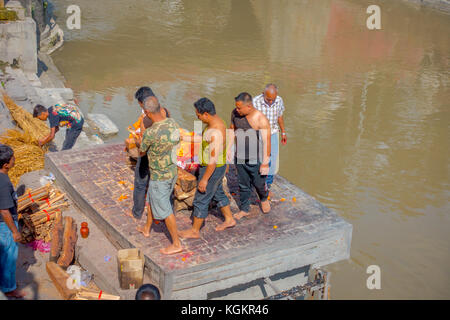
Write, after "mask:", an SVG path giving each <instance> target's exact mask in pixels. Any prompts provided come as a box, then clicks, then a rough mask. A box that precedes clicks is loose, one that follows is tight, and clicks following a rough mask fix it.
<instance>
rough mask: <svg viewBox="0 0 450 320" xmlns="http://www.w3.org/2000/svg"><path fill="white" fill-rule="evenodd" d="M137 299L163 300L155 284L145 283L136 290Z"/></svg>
mask: <svg viewBox="0 0 450 320" xmlns="http://www.w3.org/2000/svg"><path fill="white" fill-rule="evenodd" d="M136 300H161V295H160V293H159V290H158V288H157V287H155V286H154V285H152V284H144V285H142V286H141V287H140V288H139V289H138V291H137V292H136Z"/></svg>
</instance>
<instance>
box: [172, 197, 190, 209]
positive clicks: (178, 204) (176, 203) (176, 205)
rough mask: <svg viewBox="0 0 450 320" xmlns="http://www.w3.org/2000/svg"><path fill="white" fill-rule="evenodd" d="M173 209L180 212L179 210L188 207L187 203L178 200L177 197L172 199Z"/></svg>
mask: <svg viewBox="0 0 450 320" xmlns="http://www.w3.org/2000/svg"><path fill="white" fill-rule="evenodd" d="M173 207H174V208H173V209H174V211H175V212H180V211H181V210H186V209H189V207H188V205H187V204H186V203H184V202H183V201H180V200H178V199H175V200H174V206H173Z"/></svg>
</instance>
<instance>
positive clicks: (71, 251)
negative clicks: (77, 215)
mask: <svg viewBox="0 0 450 320" xmlns="http://www.w3.org/2000/svg"><path fill="white" fill-rule="evenodd" d="M77 238H78V235H77V225H76V224H75V222H74V221H73V219H72V217H65V218H64V234H63V246H62V251H61V255H60V257H59V259H58V265H60V266H62V267H68V266H69V265H70V263H71V262H72V260H73V257H74V255H75V245H76V243H77Z"/></svg>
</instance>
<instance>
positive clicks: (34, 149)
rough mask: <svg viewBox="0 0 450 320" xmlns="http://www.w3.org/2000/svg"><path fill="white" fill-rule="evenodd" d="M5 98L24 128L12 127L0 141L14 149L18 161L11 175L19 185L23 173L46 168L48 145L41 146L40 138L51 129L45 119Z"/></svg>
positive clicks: (13, 180) (12, 112)
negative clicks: (40, 118)
mask: <svg viewBox="0 0 450 320" xmlns="http://www.w3.org/2000/svg"><path fill="white" fill-rule="evenodd" d="M3 100H4V102H5V104H6V106H7V107H8V109H9V112H10V113H11V116H12V117H13V119H14V121H15V122H16V123H17V125H18V127H19V128H20V129H22V130H23V131H20V130H18V129H11V130H8V131H7V132H6V133H5V134H3V135H2V136H0V142H1V143H3V144H7V145H9V146H10V147H11V148H12V149H13V150H14V156H15V159H16V163H15V166H14V167H13V168H12V169H11V170H10V171H9V177H10V179H11V182H12V183H13V184H14V185H15V186H17V184H18V183H19V180H20V177H21V176H22V175H23V174H25V173H27V172H31V171H35V170H41V169H43V168H44V154H45V152H47V151H48V146H44V147H43V148H40V147H39V145H38V140H39V139H42V138H43V137H45V136H47V135H48V134H49V132H50V129H49V128H48V126H47V124H46V123H45V122H44V121H41V120H39V119H37V118H33V115H32V114H31V113H29V112H27V111H26V110H24V109H23V108H22V107H20V106H18V105H16V104H15V103H14V101H13V100H12V99H11V98H10V97H8V95H6V94H3Z"/></svg>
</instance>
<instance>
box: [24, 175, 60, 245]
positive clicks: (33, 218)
mask: <svg viewBox="0 0 450 320" xmlns="http://www.w3.org/2000/svg"><path fill="white" fill-rule="evenodd" d="M64 196H65V195H64V194H63V193H61V192H60V191H59V190H58V189H56V188H54V187H52V186H50V184H48V185H46V186H44V187H41V188H37V189H35V190H27V191H26V192H25V194H24V195H23V196H21V197H20V198H19V199H18V212H19V214H20V216H19V217H20V219H22V220H23V222H24V227H23V228H22V237H23V239H24V240H25V242H31V241H33V240H44V241H45V242H50V240H51V230H52V228H53V224H54V221H55V219H56V217H57V215H61V212H62V211H61V210H62V209H64V208H67V207H68V203H67V201H66V200H65V199H64Z"/></svg>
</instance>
